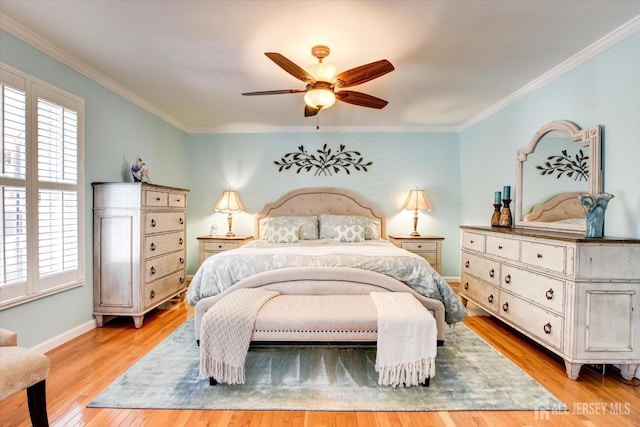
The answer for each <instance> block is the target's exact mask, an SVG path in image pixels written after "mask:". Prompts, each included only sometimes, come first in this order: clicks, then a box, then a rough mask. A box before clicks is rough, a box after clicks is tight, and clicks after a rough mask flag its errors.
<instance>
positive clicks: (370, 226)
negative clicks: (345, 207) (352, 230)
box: [318, 214, 379, 240]
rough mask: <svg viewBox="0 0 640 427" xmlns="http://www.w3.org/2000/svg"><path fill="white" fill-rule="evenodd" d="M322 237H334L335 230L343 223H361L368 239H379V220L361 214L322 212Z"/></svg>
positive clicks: (320, 217) (320, 218)
mask: <svg viewBox="0 0 640 427" xmlns="http://www.w3.org/2000/svg"><path fill="white" fill-rule="evenodd" d="M318 219H319V220H320V238H321V239H330V238H332V237H334V230H335V229H336V227H338V226H341V225H346V226H350V225H359V226H360V227H362V228H363V229H364V238H365V239H366V240H373V239H378V225H379V222H378V221H374V220H373V219H370V218H367V217H364V216H359V215H328V214H320V215H319V217H318Z"/></svg>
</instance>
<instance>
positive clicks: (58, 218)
mask: <svg viewBox="0 0 640 427" xmlns="http://www.w3.org/2000/svg"><path fill="white" fill-rule="evenodd" d="M0 72H2V74H1V75H0V89H1V90H2V92H1V96H2V99H1V101H2V102H1V104H2V120H1V122H2V156H3V162H2V163H3V165H2V167H3V170H2V174H1V175H0V185H1V186H0V189H1V196H2V200H1V201H2V212H1V215H2V218H1V224H0V225H1V231H0V233H1V235H0V239H1V240H2V241H1V243H2V245H1V248H0V250H1V253H0V256H1V257H2V260H1V261H2V263H1V266H0V308H3V307H7V306H11V305H15V304H17V303H20V302H23V301H28V300H31V299H34V298H38V297H40V296H43V295H48V294H50V293H52V292H56V291H60V290H64V289H68V288H70V287H73V286H78V285H81V284H83V281H84V247H83V244H82V242H83V239H84V237H83V228H82V227H83V221H82V218H83V217H84V213H83V209H82V206H83V194H82V188H83V187H82V182H83V179H82V171H81V167H80V166H81V159H82V153H83V150H82V148H83V145H82V131H81V130H82V117H83V109H84V103H83V101H82V100H81V99H79V98H77V97H75V96H73V95H70V94H67V93H64V92H62V91H60V90H59V89H57V88H54V87H52V86H50V85H48V84H46V83H44V82H41V81H38V80H36V79H33V78H31V77H30V76H27V75H25V74H23V73H21V72H19V71H17V70H14V69H11V68H9V67H7V66H5V65H4V64H1V65H0Z"/></svg>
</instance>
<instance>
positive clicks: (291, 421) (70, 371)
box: [0, 303, 640, 427]
mask: <svg viewBox="0 0 640 427" xmlns="http://www.w3.org/2000/svg"><path fill="white" fill-rule="evenodd" d="M470 308H471V307H470ZM478 314H480V312H477V311H474V310H471V316H470V317H468V318H467V319H466V320H465V324H466V325H467V326H469V327H470V328H471V329H473V330H474V331H476V332H477V333H478V334H479V335H480V336H482V337H483V338H484V339H485V340H486V341H487V342H489V343H491V344H492V345H493V346H494V347H496V348H497V349H498V350H499V351H500V352H501V353H503V354H504V355H505V356H506V357H507V358H509V359H511V360H513V361H514V362H515V363H516V364H518V365H519V366H520V367H521V368H522V369H524V370H525V371H526V372H528V373H529V374H530V375H531V376H533V377H534V378H535V379H536V380H537V381H539V382H540V383H541V384H543V385H544V386H545V387H546V388H547V389H548V390H549V391H550V392H551V393H553V394H554V395H556V396H557V397H558V398H559V399H560V400H562V401H563V402H564V403H565V404H566V405H567V406H568V407H569V411H568V412H562V413H554V412H551V413H538V412H536V411H492V412H471V411H467V412H305V411H293V412H284V411H282V412H280V411H194V410H138V409H94V408H87V407H86V405H87V404H88V403H89V402H90V401H91V400H92V399H93V398H94V397H95V396H97V395H98V394H99V393H100V392H101V391H102V390H104V389H105V388H106V387H107V386H108V385H109V384H110V383H111V382H113V381H114V380H115V379H116V378H117V377H118V376H119V375H120V374H122V373H123V372H124V371H126V370H127V369H128V368H129V367H130V366H131V365H132V364H133V363H134V362H135V361H137V360H138V359H140V358H141V357H142V356H144V355H145V354H146V353H147V352H149V351H150V350H151V349H152V348H153V347H154V346H156V345H157V344H158V343H159V342H160V341H162V339H164V338H165V337H166V336H167V335H169V334H170V333H171V332H172V331H173V330H175V329H176V328H177V327H178V326H180V325H181V324H182V323H183V322H184V321H185V320H187V319H188V318H189V317H190V316H192V315H193V307H190V306H188V305H187V304H185V303H173V304H171V305H169V306H168V307H165V308H164V309H160V310H156V311H154V312H152V313H150V314H149V315H148V316H146V318H145V322H144V326H143V327H142V328H141V329H135V328H134V326H133V321H132V320H131V319H130V318H118V319H115V320H113V321H111V322H108V323H107V324H106V325H105V327H103V328H97V329H94V330H92V331H89V332H87V333H86V334H84V335H82V336H80V337H78V338H76V339H74V340H72V341H70V342H68V343H66V344H64V345H62V346H61V347H59V348H56V349H55V350H52V351H51V352H49V353H48V356H49V357H50V359H51V363H52V365H51V374H50V376H49V378H48V379H47V402H48V413H49V422H50V424H51V425H52V426H65V427H66V426H154V427H156V426H172V427H173V426H176V427H179V426H269V427H276V426H305V427H312V426H313V427H316V426H349V427H365V426H366V427H373V426H415V427H419V426H555V425H557V426H582V427H584V426H588V427H593V426H616V427H627V426H628V427H632V426H639V425H640V387H638V386H637V385H628V384H624V383H623V382H621V381H619V380H618V379H616V375H615V373H614V372H612V370H610V373H609V374H607V375H606V376H601V375H599V374H597V373H594V372H592V371H589V370H587V369H585V368H583V370H582V372H581V374H580V379H579V380H578V381H572V380H570V379H568V378H567V376H566V374H565V372H564V363H563V362H562V360H561V359H560V358H558V357H557V356H555V355H553V354H551V353H549V352H547V351H545V350H543V349H542V348H541V347H539V346H537V345H536V344H534V343H532V342H530V341H529V340H527V339H526V338H524V337H523V336H522V335H520V334H518V333H517V332H515V331H513V330H512V329H509V328H508V327H505V326H504V325H502V324H501V323H500V322H498V321H495V320H493V319H492V318H490V317H485V316H481V315H478ZM29 425H30V422H29V415H28V409H27V399H26V392H21V393H18V394H16V395H14V396H12V397H10V398H9V399H7V400H5V401H3V402H0V426H3V427H10V426H29Z"/></svg>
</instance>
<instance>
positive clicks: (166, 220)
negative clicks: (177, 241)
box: [144, 212, 186, 234]
mask: <svg viewBox="0 0 640 427" xmlns="http://www.w3.org/2000/svg"><path fill="white" fill-rule="evenodd" d="M144 216H145V221H144V232H145V234H148V233H163V232H165V231H174V230H184V228H185V216H186V213H185V212H147V213H145V215H144Z"/></svg>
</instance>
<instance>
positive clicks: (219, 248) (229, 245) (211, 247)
mask: <svg viewBox="0 0 640 427" xmlns="http://www.w3.org/2000/svg"><path fill="white" fill-rule="evenodd" d="M240 245H241V244H240V243H239V242H205V243H204V251H205V252H223V251H228V250H230V249H236V248H239V247H240Z"/></svg>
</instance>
